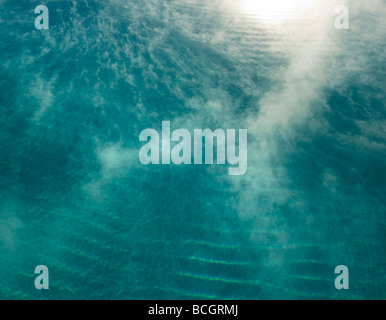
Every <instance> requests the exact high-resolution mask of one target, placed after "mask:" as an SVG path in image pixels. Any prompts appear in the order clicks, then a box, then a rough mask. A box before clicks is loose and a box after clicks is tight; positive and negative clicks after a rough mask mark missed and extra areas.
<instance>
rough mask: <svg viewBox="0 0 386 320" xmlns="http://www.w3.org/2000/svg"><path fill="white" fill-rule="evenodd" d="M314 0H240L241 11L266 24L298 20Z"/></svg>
mask: <svg viewBox="0 0 386 320" xmlns="http://www.w3.org/2000/svg"><path fill="white" fill-rule="evenodd" d="M315 2H316V0H242V1H241V10H242V11H243V12H244V13H246V14H250V15H253V16H256V17H257V18H259V19H262V20H266V21H268V22H281V21H285V20H289V19H294V18H299V16H301V15H302V14H303V13H304V12H305V11H306V10H307V9H309V7H310V6H311V5H312V4H313V3H315Z"/></svg>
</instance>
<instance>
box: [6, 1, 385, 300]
mask: <svg viewBox="0 0 386 320" xmlns="http://www.w3.org/2000/svg"><path fill="white" fill-rule="evenodd" d="M275 1H276V3H275ZM295 2H296V1H295ZM271 3H273V4H275V5H276V6H273V5H270V6H254V5H251V1H249V0H248V1H247V0H245V1H241V0H240V1H229V0H225V1H224V0H223V1H217V0H211V1H204V0H201V1H198V0H197V1H194V0H189V1H188V0H180V1H176V0H173V1H161V0H141V1H134V0H133V1H123V0H109V1H47V3H46V5H47V6H48V7H49V9H50V29H49V30H36V29H35V28H34V18H35V15H34V13H33V9H34V7H33V4H31V2H30V1H25V0H18V1H15V0H8V1H0V5H1V8H2V11H3V12H11V16H10V18H9V19H7V18H6V17H5V16H4V17H2V18H1V22H0V26H1V41H0V51H1V55H0V63H1V68H0V74H1V77H0V108H1V109H0V110H1V112H0V146H1V152H0V199H1V200H0V248H1V254H0V274H1V276H0V298H1V299H384V298H386V290H385V285H386V278H385V271H386V267H385V262H386V255H385V252H386V220H385V212H386V198H385V196H384V194H385V191H386V185H385V177H386V163H385V153H386V120H385V119H386V117H385V116H386V109H385V97H384V81H385V75H386V74H385V70H386V64H385V63H386V61H385V42H384V39H385V36H386V22H384V19H383V17H384V16H385V13H386V12H385V11H386V7H385V3H384V2H383V1H377V0H369V1H366V2H365V3H359V2H358V1H346V2H345V4H346V5H347V6H348V7H349V9H350V30H337V29H335V27H334V19H335V17H336V16H335V15H334V8H335V7H336V6H337V5H340V4H342V1H335V0H327V1H318V0H310V1H298V3H300V4H301V5H299V6H298V7H296V8H293V7H288V6H283V7H281V8H280V9H278V5H279V4H280V1H278V0H272V1H271ZM164 120H170V121H171V124H172V129H177V128H186V129H189V130H192V129H194V128H211V129H216V128H223V129H228V128H237V129H241V128H246V129H248V138H249V139H248V171H247V173H246V174H245V175H243V176H228V174H227V168H226V167H225V166H216V165H214V166H205V165H202V166H199V165H196V166H194V165H191V166H189V165H185V166H176V165H170V166H167V165H159V166H156V165H154V166H144V165H142V164H141V163H140V162H139V160H138V152H139V149H140V148H141V146H142V143H140V142H139V141H138V136H139V133H140V132H141V131H142V130H143V129H145V128H155V129H157V130H160V128H161V122H162V121H164ZM37 265H46V266H47V267H48V268H49V270H50V290H48V291H38V290H36V289H35V287H34V285H33V283H34V279H35V275H34V273H33V271H34V269H35V267H36V266H37ZM338 265H346V266H348V267H349V269H350V290H342V291H338V290H336V289H335V287H334V281H335V277H336V275H335V274H334V269H335V267H336V266H338Z"/></svg>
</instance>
